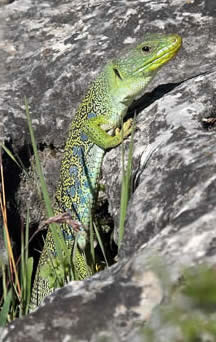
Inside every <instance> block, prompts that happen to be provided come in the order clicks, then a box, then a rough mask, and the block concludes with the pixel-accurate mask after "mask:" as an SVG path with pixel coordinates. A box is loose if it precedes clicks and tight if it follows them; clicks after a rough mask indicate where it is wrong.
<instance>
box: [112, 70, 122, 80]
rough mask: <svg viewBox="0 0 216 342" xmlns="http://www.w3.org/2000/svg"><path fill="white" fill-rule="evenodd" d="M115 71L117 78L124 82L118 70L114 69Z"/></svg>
mask: <svg viewBox="0 0 216 342" xmlns="http://www.w3.org/2000/svg"><path fill="white" fill-rule="evenodd" d="M113 71H114V73H115V74H116V76H117V77H118V78H119V79H120V80H122V78H121V75H120V74H119V71H118V69H116V68H113Z"/></svg>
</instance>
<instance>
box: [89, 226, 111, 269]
mask: <svg viewBox="0 0 216 342" xmlns="http://www.w3.org/2000/svg"><path fill="white" fill-rule="evenodd" d="M93 227H94V231H95V234H96V237H97V241H98V243H99V246H100V249H101V251H102V253H103V257H104V260H105V262H106V266H107V267H109V264H108V261H107V258H106V253H105V249H104V246H103V242H102V240H101V237H100V234H99V232H98V230H97V227H96V225H95V224H93Z"/></svg>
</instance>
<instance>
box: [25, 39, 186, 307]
mask: <svg viewBox="0 0 216 342" xmlns="http://www.w3.org/2000/svg"><path fill="white" fill-rule="evenodd" d="M180 46H181V37H180V36H179V35H177V34H167V35H161V34H151V35H146V37H145V38H144V39H143V40H142V42H141V43H140V44H138V45H137V46H136V47H134V48H131V49H129V50H128V52H127V53H126V54H124V55H123V56H122V57H118V58H116V59H113V60H111V61H109V62H108V63H107V64H106V65H105V67H104V69H103V71H102V72H101V73H100V74H99V76H98V77H97V78H96V80H95V81H94V82H93V84H92V85H91V87H90V88H89V90H88V91H87V94H86V96H85V97H84V99H83V100H82V102H81V104H80V105H79V107H78V109H77V112H76V115H75V117H74V119H73V121H72V124H71V126H70V130H69V137H68V139H67V142H66V146H65V150H64V156H63V161H62V164H61V171H60V179H59V183H58V186H57V190H56V203H55V213H56V214H61V213H64V212H69V213H70V214H71V216H72V218H73V219H74V220H76V221H79V222H80V223H81V224H82V225H83V226H85V227H88V226H89V221H90V215H91V209H92V205H93V201H94V198H95V195H96V188H97V183H98V178H99V174H100V169H101V163H102V159H103V156H104V153H105V151H106V150H107V149H110V148H112V147H115V146H117V145H119V144H120V143H121V142H122V140H123V139H124V138H126V137H127V136H128V135H129V134H130V133H131V121H127V122H125V123H124V125H123V127H122V129H123V133H122V132H121V131H117V132H116V134H114V133H115V129H116V128H117V127H119V126H120V124H121V121H122V119H123V118H124V117H125V115H126V113H127V110H128V107H129V106H130V104H131V103H132V102H133V100H134V99H135V97H137V96H138V95H140V94H141V93H143V90H144V89H145V87H146V86H147V85H148V84H149V82H150V81H151V80H152V78H153V76H154V75H155V73H156V72H157V70H158V69H159V68H160V67H161V66H162V65H164V64H165V63H166V62H168V61H169V60H170V59H171V58H172V57H173V56H175V55H176V53H177V51H178V50H179V48H180ZM110 130H112V132H113V135H110V132H109V134H108V133H107V132H108V131H110ZM61 230H62V232H63V235H64V238H65V240H66V242H67V246H68V249H69V250H70V252H71V251H72V248H73V245H74V237H75V235H76V233H75V232H74V229H73V227H72V226H70V225H69V224H62V225H61ZM55 254H56V251H55V247H54V242H53V238H52V233H51V231H50V229H49V230H48V233H47V237H46V241H45V245H44V248H43V251H42V254H41V256H40V260H39V264H38V267H37V272H36V277H35V281H34V285H33V292H32V299H31V302H32V304H31V307H32V309H33V308H34V307H36V306H37V305H39V304H40V302H41V301H42V300H43V298H44V297H45V296H46V295H48V294H50V293H51V292H52V291H53V290H54V287H53V285H51V284H50V283H49V280H48V279H44V277H42V275H41V268H42V267H43V265H44V264H47V265H48V267H52V266H51V264H50V262H48V261H49V259H50V256H52V255H53V257H54V256H55ZM73 267H74V269H75V270H76V273H77V274H78V279H84V278H87V277H89V276H90V275H91V273H92V272H91V271H90V268H89V265H88V263H87V261H86V259H85V257H84V255H83V252H82V250H81V249H80V248H79V247H78V248H77V251H76V261H75V265H73Z"/></svg>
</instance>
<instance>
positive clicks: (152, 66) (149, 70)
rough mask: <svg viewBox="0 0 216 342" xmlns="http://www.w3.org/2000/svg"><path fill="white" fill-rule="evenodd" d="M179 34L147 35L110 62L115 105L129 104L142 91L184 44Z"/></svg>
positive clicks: (109, 75) (108, 65)
mask: <svg viewBox="0 0 216 342" xmlns="http://www.w3.org/2000/svg"><path fill="white" fill-rule="evenodd" d="M181 42H182V40H181V37H180V36H179V35H177V34H168V35H162V34H151V35H147V36H146V37H145V39H143V41H142V42H141V43H139V44H138V45H137V46H136V47H134V48H132V49H130V50H129V51H128V52H127V53H126V54H124V55H123V56H122V57H119V58H116V59H114V60H112V61H111V62H109V63H108V64H107V72H108V79H109V86H110V90H111V93H112V98H113V101H114V102H115V105H116V104H117V103H120V102H121V103H122V104H125V105H127V106H128V105H130V104H131V102H132V101H133V99H134V97H136V96H137V95H139V94H140V93H142V91H143V90H144V88H145V87H146V85H147V84H148V83H149V82H150V80H151V79H152V78H153V76H154V75H155V73H156V71H157V70H158V69H159V68H161V67H162V66H163V65H164V64H165V63H167V62H168V61H169V60H170V59H171V58H173V57H174V56H175V55H176V53H177V51H178V50H179V48H180V47H181Z"/></svg>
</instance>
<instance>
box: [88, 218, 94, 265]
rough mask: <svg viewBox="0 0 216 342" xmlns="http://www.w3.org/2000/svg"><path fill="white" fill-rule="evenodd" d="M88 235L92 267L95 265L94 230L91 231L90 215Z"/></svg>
mask: <svg viewBox="0 0 216 342" xmlns="http://www.w3.org/2000/svg"><path fill="white" fill-rule="evenodd" d="M89 233H90V253H91V258H92V263H93V265H95V249H94V230H93V222H92V215H90V225H89Z"/></svg>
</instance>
